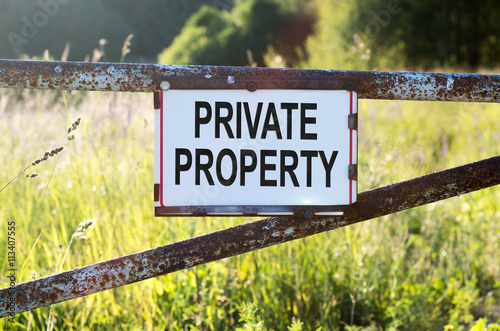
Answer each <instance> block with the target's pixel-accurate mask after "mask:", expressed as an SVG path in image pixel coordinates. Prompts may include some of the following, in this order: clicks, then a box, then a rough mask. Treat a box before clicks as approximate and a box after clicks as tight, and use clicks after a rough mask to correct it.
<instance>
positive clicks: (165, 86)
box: [160, 80, 170, 91]
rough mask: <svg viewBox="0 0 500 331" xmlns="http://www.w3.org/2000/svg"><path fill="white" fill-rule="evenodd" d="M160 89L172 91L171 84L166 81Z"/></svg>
mask: <svg viewBox="0 0 500 331" xmlns="http://www.w3.org/2000/svg"><path fill="white" fill-rule="evenodd" d="M160 88H161V89H162V90H163V91H167V90H170V83H169V82H167V81H166V80H165V81H163V82H161V83H160Z"/></svg>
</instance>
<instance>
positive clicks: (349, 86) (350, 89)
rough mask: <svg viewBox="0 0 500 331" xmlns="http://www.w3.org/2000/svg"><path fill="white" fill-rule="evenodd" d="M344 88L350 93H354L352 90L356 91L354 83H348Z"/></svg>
mask: <svg viewBox="0 0 500 331" xmlns="http://www.w3.org/2000/svg"><path fill="white" fill-rule="evenodd" d="M344 88H345V89H346V90H348V91H352V90H354V83H353V82H347V83H345V85H344Z"/></svg>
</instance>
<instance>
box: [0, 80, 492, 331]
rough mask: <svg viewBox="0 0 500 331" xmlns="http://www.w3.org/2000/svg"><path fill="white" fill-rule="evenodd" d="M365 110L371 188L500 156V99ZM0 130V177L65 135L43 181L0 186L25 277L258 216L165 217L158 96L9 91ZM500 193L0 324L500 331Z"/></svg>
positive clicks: (362, 182) (3, 244)
mask: <svg viewBox="0 0 500 331" xmlns="http://www.w3.org/2000/svg"><path fill="white" fill-rule="evenodd" d="M359 113H360V128H359V163H360V169H359V186H360V187H359V189H360V191H364V190H367V189H371V188H376V187H379V186H384V185H387V184H390V183H394V182H397V181H401V180H405V179H409V178H413V177H415V176H419V175H423V174H426V173H429V172H433V171H437V170H442V169H446V168H449V167H452V166H458V165H461V164H465V163H469V162H472V161H476V160H479V159H482V158H487V157H490V156H494V155H498V154H500V105H498V104H483V103H477V104H466V103H438V102H396V101H385V102H382V101H365V100H360V103H359ZM80 115H83V116H84V119H83V121H82V123H81V125H80V127H78V129H77V131H76V139H75V140H72V141H69V142H67V139H66V129H67V127H68V125H70V124H71V122H72V121H73V120H75V119H76V118H77V117H78V116H80ZM0 132H1V134H0V187H1V186H3V185H4V184H6V183H7V182H8V181H9V180H11V179H12V178H13V177H14V176H16V175H17V173H18V172H19V171H21V170H22V169H24V168H25V167H26V166H27V165H29V164H30V163H31V162H32V161H33V160H35V159H36V158H39V157H41V156H43V155H44V153H45V151H46V150H51V149H52V148H54V147H57V146H59V145H62V144H65V143H66V142H67V143H66V145H65V150H64V151H63V152H62V153H61V154H60V155H56V156H55V157H53V158H50V159H49V160H47V161H45V162H42V163H40V164H39V165H37V166H36V167H32V168H30V169H28V172H30V173H32V172H36V173H38V175H39V176H38V177H36V178H32V179H25V178H23V179H20V180H19V181H17V182H15V183H14V184H12V185H10V186H8V187H7V188H6V189H5V190H4V191H2V192H0V219H1V220H2V222H3V224H4V226H3V228H2V231H3V232H4V234H2V235H0V264H1V266H2V270H6V269H7V262H8V261H7V234H6V233H7V224H6V223H7V222H12V221H14V222H15V225H16V263H17V266H18V268H19V271H18V275H17V276H18V277H19V279H18V281H19V282H24V281H27V280H29V279H31V278H38V277H44V276H48V275H51V274H54V273H56V272H58V271H59V270H69V269H73V268H76V267H79V266H84V265H88V264H91V263H95V262H99V261H103V260H107V259H111V258H114V257H118V256H121V255H125V254H129V253H133V252H137V251H141V250H144V249H148V248H152V247H156V246H160V245H163V244H167V243H171V242H174V241H178V240H181V239H186V238H189V237H192V236H196V235H200V234H204V233H208V232H212V231H215V230H219V229H223V228H226V227H229V226H233V225H236V224H241V223H244V222H249V221H251V219H249V218H219V217H213V218H155V217H154V216H153V205H154V203H153V182H154V180H153V172H154V111H153V98H152V95H150V94H133V95H132V94H125V93H121V94H118V93H100V92H89V93H84V92H73V93H71V92H55V91H28V90H1V91H0ZM499 201H500V188H499V187H494V188H490V189H486V190H483V191H479V192H475V193H471V194H468V195H464V196H460V197H454V198H451V199H449V200H446V201H444V202H439V203H436V204H431V205H427V206H423V207H419V208H416V209H413V210H409V211H406V212H401V213H398V214H395V215H392V216H388V217H383V218H380V219H376V220H371V221H367V222H364V223H361V224H357V225H353V226H349V227H346V228H343V229H339V230H336V231H331V232H328V233H324V234H320V235H316V236H313V237H309V238H306V239H302V240H298V241H296V242H291V243H286V244H282V245H279V246H276V247H272V248H269V249H265V250H261V251H257V252H253V253H249V254H245V255H242V256H237V257H233V258H229V259H226V260H223V261H219V262H215V263H210V264H207V265H203V266H199V267H195V268H192V269H189V270H185V271H180V272H177V273H174V274H170V275H166V276H162V277H159V278H155V279H151V280H147V281H144V282H141V283H137V284H133V285H129V286H125V287H122V288H119V289H116V290H112V291H106V292H104V293H100V294H95V295H91V296H89V297H85V298H80V299H76V300H73V301H70V302H65V303H60V304H57V305H55V306H53V308H50V307H46V308H42V309H38V310H35V311H33V312H31V313H23V314H19V315H18V316H16V318H15V323H10V322H8V321H7V319H3V320H2V321H1V322H0V330H17V329H19V330H20V329H26V328H30V329H31V330H45V329H47V328H48V327H47V324H50V323H49V322H50V321H53V322H54V328H53V329H54V330H157V329H158V330H159V329H172V330H225V329H238V328H239V329H242V330H287V328H288V329H290V330H301V329H302V330H318V329H321V330H337V329H344V330H379V329H387V330H426V329H428V330H443V329H445V327H446V328H448V329H450V328H451V326H452V327H453V330H462V329H471V328H473V327H476V330H483V329H484V327H487V326H488V325H489V326H490V329H491V330H493V329H494V328H495V325H494V324H493V323H495V322H496V323H500V254H499V249H500V247H499V245H500V203H499ZM94 218H95V219H97V220H96V223H95V227H94V228H93V229H88V230H87V231H85V233H84V236H83V238H82V236H78V237H77V238H74V239H73V241H72V242H71V245H70V246H69V244H70V241H71V239H72V235H73V234H74V233H75V231H76V230H77V228H78V225H79V223H80V222H82V221H86V220H89V219H94ZM37 238H39V240H38V241H37ZM68 248H69V249H68ZM31 250H32V252H31V254H30V251H31ZM66 251H67V252H68V254H67V257H66V259H65V260H64V264H63V265H62V266H61V263H62V261H63V257H64V255H65V252H66ZM25 261H26V267H25V269H24V270H23V272H22V274H21V266H22V265H23V263H24V262H25ZM4 274H5V275H2V277H1V283H0V285H1V286H2V287H6V286H8V284H9V280H8V279H7V277H6V272H4ZM50 316H53V317H54V319H52V318H50ZM483 326H484V327H483ZM49 328H51V327H49ZM496 328H497V329H500V327H498V324H497V326H496Z"/></svg>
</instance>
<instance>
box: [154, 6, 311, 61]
mask: <svg viewBox="0 0 500 331" xmlns="http://www.w3.org/2000/svg"><path fill="white" fill-rule="evenodd" d="M295 2H297V1H295ZM285 3H286V2H283V1H282V0H279V1H275V0H245V1H244V0H238V1H236V3H235V6H234V8H233V9H232V10H231V11H229V10H226V9H224V8H220V9H218V8H215V7H214V6H203V7H201V8H200V10H199V11H198V12H196V13H195V14H193V16H191V17H190V18H189V20H188V21H187V22H186V25H185V26H184V28H183V29H182V31H181V33H180V34H179V35H178V36H177V37H176V38H175V40H174V41H173V43H172V44H171V45H170V47H168V48H167V49H165V50H164V51H163V52H162V53H161V54H160V56H159V62H161V63H168V64H210V65H253V64H257V65H260V66H262V65H264V64H265V63H264V55H265V54H266V52H267V51H268V48H269V47H271V48H273V49H274V51H275V52H277V53H279V54H282V55H284V56H285V57H286V58H287V59H289V60H290V61H293V60H294V59H296V58H297V54H296V51H297V49H296V48H297V47H300V46H303V43H304V40H305V37H306V36H307V35H308V31H310V30H311V26H312V22H313V19H312V18H310V14H309V13H291V12H290V10H289V9H288V8H285ZM297 8H298V7H297ZM306 15H309V16H307V17H306V18H304V17H305V16H306ZM301 18H302V19H301ZM292 28H295V30H293V29H292ZM304 31H305V32H304ZM292 33H293V35H294V36H295V38H294V36H291V34H292Z"/></svg>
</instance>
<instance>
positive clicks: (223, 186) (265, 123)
mask: <svg viewBox="0 0 500 331" xmlns="http://www.w3.org/2000/svg"><path fill="white" fill-rule="evenodd" d="M160 98H161V100H160V101H161V102H160V103H161V108H160V109H159V110H157V111H156V166H155V168H156V169H155V182H156V183H157V185H155V200H156V215H157V216H169V215H308V216H313V215H340V214H342V209H343V208H342V206H346V205H350V204H352V203H354V202H355V201H356V196H357V181H356V179H357V177H356V176H357V175H356V174H354V175H353V174H352V173H351V175H350V171H351V172H353V167H355V165H356V164H357V128H356V127H353V126H352V125H351V127H350V126H349V117H350V115H351V119H352V116H353V115H354V116H355V114H356V113H357V96H356V93H355V92H352V91H331V90H326V91H325V90H257V91H255V92H250V91H247V90H175V89H170V90H167V91H162V92H161V95H160ZM355 122H356V123H357V121H355ZM354 169H355V168H354ZM354 173H356V171H354Z"/></svg>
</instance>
